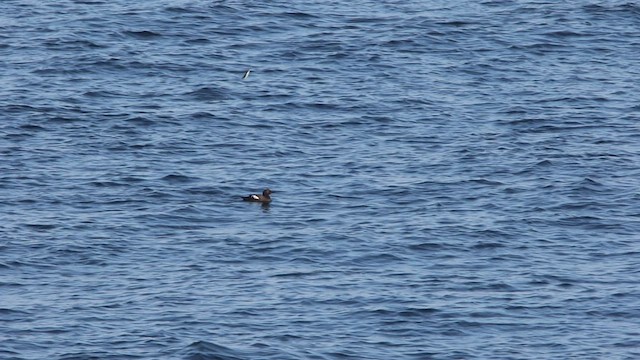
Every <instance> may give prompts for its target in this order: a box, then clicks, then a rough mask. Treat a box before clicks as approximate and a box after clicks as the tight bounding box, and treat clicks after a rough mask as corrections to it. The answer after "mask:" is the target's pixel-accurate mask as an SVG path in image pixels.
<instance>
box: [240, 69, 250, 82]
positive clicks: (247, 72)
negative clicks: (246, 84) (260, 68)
mask: <svg viewBox="0 0 640 360" xmlns="http://www.w3.org/2000/svg"><path fill="white" fill-rule="evenodd" d="M250 73H251V69H249V70H247V71H245V72H244V75H242V80H245V79H246V78H248V77H249V74H250Z"/></svg>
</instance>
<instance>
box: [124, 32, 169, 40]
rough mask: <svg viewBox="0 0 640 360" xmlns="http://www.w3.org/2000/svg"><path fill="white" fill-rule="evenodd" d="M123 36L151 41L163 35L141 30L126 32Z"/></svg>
mask: <svg viewBox="0 0 640 360" xmlns="http://www.w3.org/2000/svg"><path fill="white" fill-rule="evenodd" d="M123 34H125V35H127V36H130V37H133V38H136V39H140V40H151V39H155V38H158V37H160V36H162V35H161V34H159V33H157V32H153V31H149V30H141V31H125V32H123Z"/></svg>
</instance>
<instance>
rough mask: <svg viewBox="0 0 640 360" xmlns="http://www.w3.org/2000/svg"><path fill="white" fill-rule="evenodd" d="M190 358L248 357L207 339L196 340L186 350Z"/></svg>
mask: <svg viewBox="0 0 640 360" xmlns="http://www.w3.org/2000/svg"><path fill="white" fill-rule="evenodd" d="M184 352H185V355H186V359H190V360H205V359H209V360H244V359H248V357H246V356H244V355H243V354H241V353H240V352H238V351H235V350H232V349H230V348H228V347H224V346H222V345H218V344H214V343H211V342H207V341H196V342H193V343H191V344H189V345H188V346H187V348H186V349H185V350H184Z"/></svg>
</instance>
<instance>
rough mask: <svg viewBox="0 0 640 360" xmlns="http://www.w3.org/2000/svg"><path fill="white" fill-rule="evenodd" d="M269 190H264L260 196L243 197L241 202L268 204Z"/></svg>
mask: <svg viewBox="0 0 640 360" xmlns="http://www.w3.org/2000/svg"><path fill="white" fill-rule="evenodd" d="M269 195H271V190H269V189H264V191H263V192H262V195H258V194H251V195H249V196H243V197H242V200H244V201H254V202H261V203H268V202H271V196H269Z"/></svg>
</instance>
